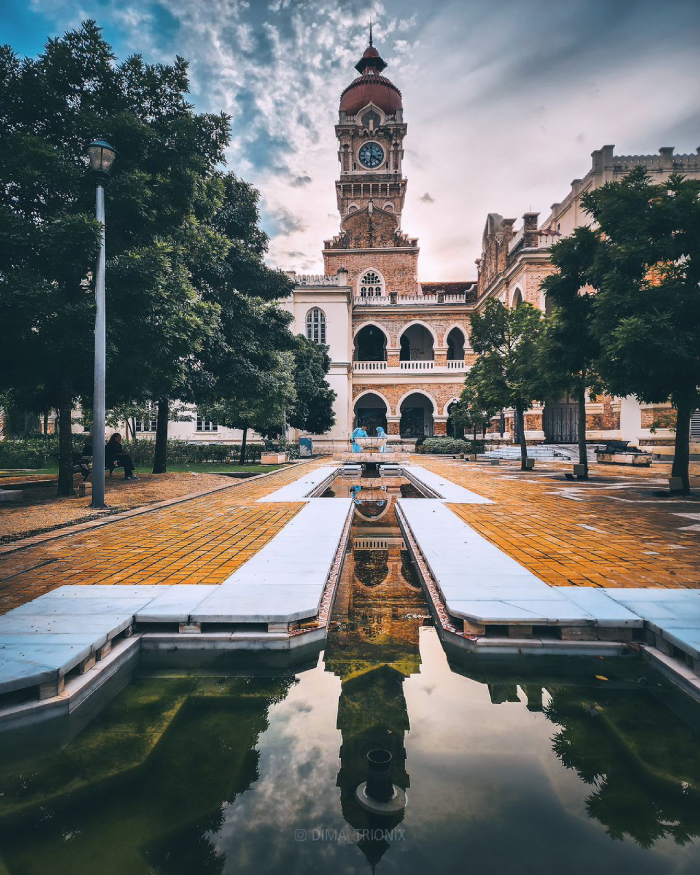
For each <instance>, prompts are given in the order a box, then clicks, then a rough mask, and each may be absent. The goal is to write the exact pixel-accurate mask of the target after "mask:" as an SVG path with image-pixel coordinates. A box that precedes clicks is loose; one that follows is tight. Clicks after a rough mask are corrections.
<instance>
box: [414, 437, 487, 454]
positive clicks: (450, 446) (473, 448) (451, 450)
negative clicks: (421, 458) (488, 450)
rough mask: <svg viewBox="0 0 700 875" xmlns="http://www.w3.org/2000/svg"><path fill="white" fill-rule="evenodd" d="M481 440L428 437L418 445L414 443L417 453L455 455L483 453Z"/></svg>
mask: <svg viewBox="0 0 700 875" xmlns="http://www.w3.org/2000/svg"><path fill="white" fill-rule="evenodd" d="M483 451H484V442H483V441H476V444H475V443H474V441H465V440H462V439H461V438H449V437H431V438H430V437H429V438H425V439H424V440H423V442H422V443H421V444H420V446H418V445H416V452H417V453H425V454H435V455H450V456H457V455H459V454H460V453H464V454H465V455H466V454H472V453H474V452H477V453H483Z"/></svg>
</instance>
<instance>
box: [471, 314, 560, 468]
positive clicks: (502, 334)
mask: <svg viewBox="0 0 700 875" xmlns="http://www.w3.org/2000/svg"><path fill="white" fill-rule="evenodd" d="M471 324H472V334H471V340H472V347H473V349H474V352H476V353H477V355H478V358H477V360H476V363H475V364H474V365H473V367H472V368H471V370H470V371H469V373H468V374H467V377H466V379H465V381H464V390H463V392H465V393H466V394H467V397H468V398H470V399H471V401H470V403H472V404H473V405H474V406H475V407H476V408H477V409H481V410H484V411H489V410H502V409H503V408H504V407H512V408H514V410H515V420H516V428H517V432H518V438H519V442H520V458H521V468H522V469H523V470H525V469H526V468H527V442H526V440H525V411H526V410H528V409H529V408H530V407H531V406H532V402H533V401H534V400H535V399H537V398H540V397H542V393H543V391H544V388H543V378H542V374H541V372H540V370H539V368H538V342H539V335H540V331H541V325H542V318H541V314H540V312H539V310H536V309H535V308H534V307H532V306H531V305H530V304H525V303H524V304H521V305H520V306H519V307H517V308H516V309H515V310H509V309H508V308H507V307H505V306H504V305H503V304H502V303H501V302H500V301H497V300H495V299H493V298H492V299H490V300H489V301H488V302H487V303H486V306H485V307H484V309H483V311H482V312H481V313H477V314H475V315H474V316H472V323H471Z"/></svg>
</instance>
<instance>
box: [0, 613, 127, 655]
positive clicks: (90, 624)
mask: <svg viewBox="0 0 700 875" xmlns="http://www.w3.org/2000/svg"><path fill="white" fill-rule="evenodd" d="M133 622H134V615H133V614H132V613H128V614H121V615H119V616H115V615H114V614H109V615H108V616H106V617H105V616H102V615H100V614H52V615H51V616H48V617H47V616H45V615H41V614H40V615H30V616H21V617H18V616H14V611H10V612H9V613H7V614H5V615H4V616H2V617H0V639H1V638H3V637H4V635H5V633H8V632H9V633H27V634H31V633H34V634H36V633H44V632H52V633H54V634H60V633H64V632H69V633H72V634H76V635H81V634H86V635H94V636H95V641H98V640H100V639H104V640H102V644H103V643H104V642H105V641H109V640H110V639H111V638H114V636H115V635H118V634H119V633H120V632H123V631H124V629H126V628H127V627H128V626H131V624H132V623H133ZM95 646H96V647H100V646H101V644H96V645H95Z"/></svg>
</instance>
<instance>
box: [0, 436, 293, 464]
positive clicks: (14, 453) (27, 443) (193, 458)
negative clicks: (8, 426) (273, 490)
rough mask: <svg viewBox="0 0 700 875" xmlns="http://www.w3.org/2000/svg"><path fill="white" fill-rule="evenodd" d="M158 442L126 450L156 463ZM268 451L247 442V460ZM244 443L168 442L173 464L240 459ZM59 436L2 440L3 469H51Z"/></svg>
mask: <svg viewBox="0 0 700 875" xmlns="http://www.w3.org/2000/svg"><path fill="white" fill-rule="evenodd" d="M86 437H87V436H86V435H82V434H74V435H73V450H74V451H75V452H77V453H79V452H80V450H81V449H82V447H83V444H84V443H85V440H86ZM154 443H155V442H154V441H153V440H150V439H145V440H137V441H123V443H122V445H123V447H124V452H126V453H129V455H130V456H131V458H132V459H133V460H134V464H135V465H136V466H137V467H139V468H144V467H149V466H150V465H152V464H153V447H154ZM284 449H285V450H287V452H290V453H291V455H292V457H295V456H298V448H297V447H296V446H291V445H286V446H284ZM264 450H265V447H264V446H263V444H255V443H250V444H247V445H246V453H245V460H246V462H259V461H260V454H261V453H262V452H263V451H264ZM240 452H241V448H240V445H238V446H236V445H235V444H215V443H211V444H191V443H187V442H186V441H180V440H169V441H168V463H169V464H171V465H191V464H196V463H206V462H226V461H229V460H230V461H232V462H234V463H236V462H238V457H239V455H240ZM54 454H55V455H56V456H57V455H58V435H48V436H47V437H43V436H42V437H36V438H17V439H14V438H12V439H7V440H0V468H51V467H55V466H56V464H57V460H56V458H54Z"/></svg>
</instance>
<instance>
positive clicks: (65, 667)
mask: <svg viewBox="0 0 700 875" xmlns="http://www.w3.org/2000/svg"><path fill="white" fill-rule="evenodd" d="M37 639H38V640H36V641H32V642H31V643H28V644H27V643H25V644H20V643H17V642H13V641H11V640H8V639H5V640H3V641H0V659H5V658H7V659H14V660H21V661H23V662H32V663H36V664H38V665H41V666H49V667H50V668H55V669H57V671H58V673H59V675H64V674H65V673H66V672H68V671H70V670H71V669H72V668H74V667H75V666H76V665H78V663H80V662H82V661H83V660H84V659H86V658H87V657H88V656H90V654H91V653H92V652H93V648H92V644H84V643H83V644H68V643H66V642H61V641H58V642H57V641H55V640H54V641H47V640H46V639H45V638H44V637H43V636H37Z"/></svg>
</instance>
